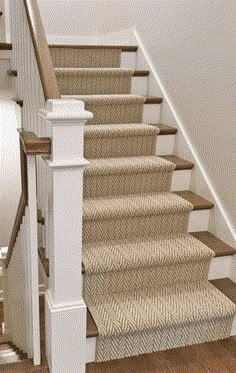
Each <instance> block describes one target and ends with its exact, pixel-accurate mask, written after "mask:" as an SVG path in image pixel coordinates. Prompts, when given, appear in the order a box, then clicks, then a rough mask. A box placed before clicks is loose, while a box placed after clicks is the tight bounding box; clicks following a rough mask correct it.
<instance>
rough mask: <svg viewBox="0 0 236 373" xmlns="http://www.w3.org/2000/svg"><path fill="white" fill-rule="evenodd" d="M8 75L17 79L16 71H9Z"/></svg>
mask: <svg viewBox="0 0 236 373" xmlns="http://www.w3.org/2000/svg"><path fill="white" fill-rule="evenodd" d="M7 74H8V75H9V76H13V77H17V71H16V70H7Z"/></svg>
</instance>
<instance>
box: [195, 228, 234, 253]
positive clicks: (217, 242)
mask: <svg viewBox="0 0 236 373" xmlns="http://www.w3.org/2000/svg"><path fill="white" fill-rule="evenodd" d="M190 234H191V235H192V236H193V237H195V238H197V239H198V240H199V241H201V242H202V243H203V244H204V245H206V246H208V247H209V248H210V249H211V250H213V251H214V252H215V254H216V257H222V256H231V255H236V249H234V248H233V247H231V246H230V245H228V244H227V243H226V242H224V241H222V240H221V239H219V238H218V237H216V236H214V235H213V234H212V233H210V232H208V231H200V232H191V233H190Z"/></svg>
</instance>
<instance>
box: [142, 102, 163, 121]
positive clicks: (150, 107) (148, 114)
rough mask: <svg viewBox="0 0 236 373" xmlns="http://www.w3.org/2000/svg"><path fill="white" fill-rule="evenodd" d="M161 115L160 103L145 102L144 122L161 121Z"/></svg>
mask: <svg viewBox="0 0 236 373" xmlns="http://www.w3.org/2000/svg"><path fill="white" fill-rule="evenodd" d="M160 115H161V105H160V104H145V105H144V110H143V123H159V121H160Z"/></svg>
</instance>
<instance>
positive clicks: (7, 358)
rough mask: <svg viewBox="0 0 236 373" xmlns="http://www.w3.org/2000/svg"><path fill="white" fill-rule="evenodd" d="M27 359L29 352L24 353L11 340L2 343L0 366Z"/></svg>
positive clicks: (0, 347)
mask: <svg viewBox="0 0 236 373" xmlns="http://www.w3.org/2000/svg"><path fill="white" fill-rule="evenodd" d="M26 359H27V354H24V353H22V352H21V351H20V350H19V349H18V348H17V347H16V346H14V345H13V344H12V343H11V342H8V343H3V344H0V366H6V365H8V364H12V363H18V362H21V361H23V360H26ZM1 371H2V370H1ZM9 371H10V370H9Z"/></svg>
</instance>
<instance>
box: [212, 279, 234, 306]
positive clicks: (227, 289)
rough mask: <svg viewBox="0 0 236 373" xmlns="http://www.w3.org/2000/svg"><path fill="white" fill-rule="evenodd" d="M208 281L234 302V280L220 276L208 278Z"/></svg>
mask: <svg viewBox="0 0 236 373" xmlns="http://www.w3.org/2000/svg"><path fill="white" fill-rule="evenodd" d="M210 283H211V284H212V285H214V286H215V287H216V288H217V289H218V290H220V291H221V292H222V293H223V294H224V295H225V296H226V297H227V298H229V299H230V300H231V301H232V302H233V303H234V304H236V283H235V282H234V281H232V280H231V279H230V278H220V279H217V280H210Z"/></svg>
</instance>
